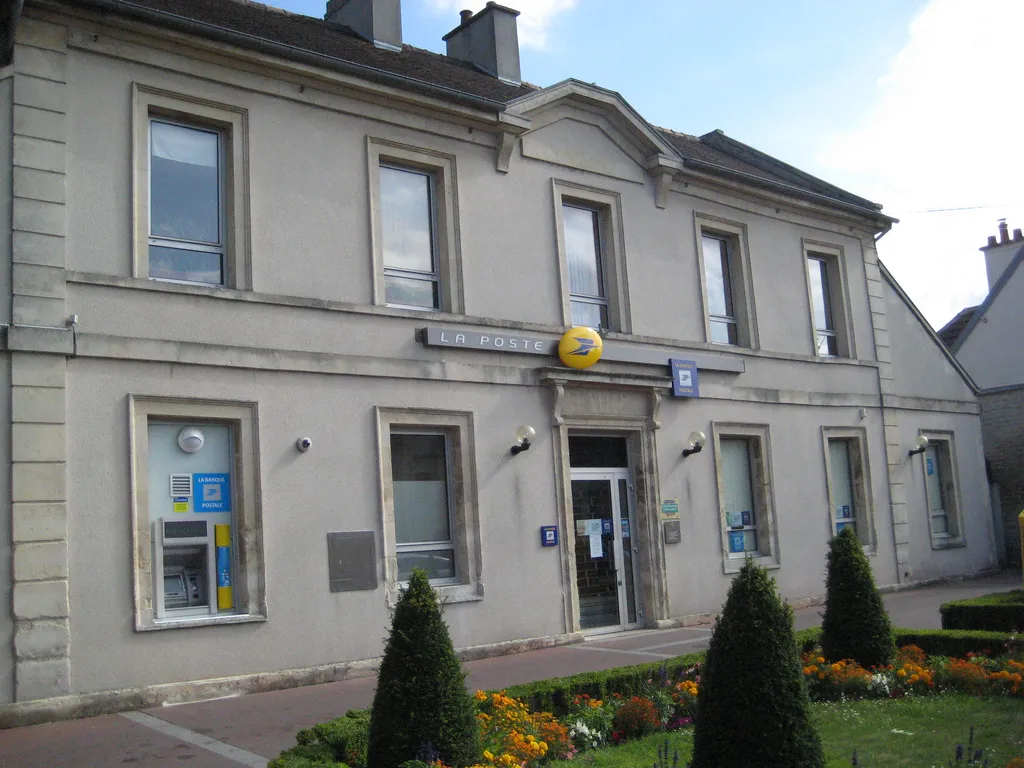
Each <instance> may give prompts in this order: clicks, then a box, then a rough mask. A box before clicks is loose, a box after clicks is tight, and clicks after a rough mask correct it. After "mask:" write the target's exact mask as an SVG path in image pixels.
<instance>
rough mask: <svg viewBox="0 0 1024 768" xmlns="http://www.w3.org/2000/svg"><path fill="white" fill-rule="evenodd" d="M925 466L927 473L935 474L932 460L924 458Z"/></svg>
mask: <svg viewBox="0 0 1024 768" xmlns="http://www.w3.org/2000/svg"><path fill="white" fill-rule="evenodd" d="M925 467H926V468H927V469H926V471H927V473H928V474H929V475H934V474H935V465H934V464H932V460H931V459H926V460H925Z"/></svg>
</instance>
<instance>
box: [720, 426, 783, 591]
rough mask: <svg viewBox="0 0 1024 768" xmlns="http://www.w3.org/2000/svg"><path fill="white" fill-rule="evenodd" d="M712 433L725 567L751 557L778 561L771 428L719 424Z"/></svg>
mask: <svg viewBox="0 0 1024 768" xmlns="http://www.w3.org/2000/svg"><path fill="white" fill-rule="evenodd" d="M713 433H714V441H715V469H716V475H717V483H718V504H719V510H720V514H721V522H722V548H723V550H724V555H725V562H726V570H727V571H732V570H736V569H738V568H739V566H740V565H741V564H742V562H743V560H744V559H746V558H749V557H753V558H757V559H758V560H759V561H762V563H763V564H777V563H778V558H777V556H776V552H777V549H776V547H775V545H774V541H773V539H774V520H773V516H774V508H773V503H772V487H771V462H770V460H769V454H768V428H767V427H762V426H757V425H750V426H748V425H741V424H715V425H713Z"/></svg>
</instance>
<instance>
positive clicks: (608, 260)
mask: <svg viewBox="0 0 1024 768" xmlns="http://www.w3.org/2000/svg"><path fill="white" fill-rule="evenodd" d="M553 185H554V201H555V224H556V230H557V232H556V234H557V249H558V261H559V270H560V273H561V288H562V316H563V322H564V323H565V324H566V325H580V326H589V327H591V328H594V329H596V330H600V331H605V330H610V331H621V332H623V333H628V332H629V311H628V299H627V291H626V271H625V262H624V259H623V256H622V254H623V245H622V225H621V218H622V217H621V201H620V199H619V196H618V194H616V193H612V192H605V191H603V190H598V189H593V188H590V187H584V186H582V185H578V184H573V183H570V182H565V181H557V180H555V181H553Z"/></svg>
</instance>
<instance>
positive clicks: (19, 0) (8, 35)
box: [0, 0, 24, 67]
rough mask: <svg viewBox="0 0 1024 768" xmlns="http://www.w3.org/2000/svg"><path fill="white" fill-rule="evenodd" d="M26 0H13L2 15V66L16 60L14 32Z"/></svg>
mask: <svg viewBox="0 0 1024 768" xmlns="http://www.w3.org/2000/svg"><path fill="white" fill-rule="evenodd" d="M23 5H24V0H13V1H12V2H11V5H10V7H9V8H8V9H7V13H6V15H5V17H0V67H6V66H7V65H8V64H10V63H11V62H12V61H13V60H14V32H15V30H16V29H17V28H18V19H20V18H21V9H22V6H23Z"/></svg>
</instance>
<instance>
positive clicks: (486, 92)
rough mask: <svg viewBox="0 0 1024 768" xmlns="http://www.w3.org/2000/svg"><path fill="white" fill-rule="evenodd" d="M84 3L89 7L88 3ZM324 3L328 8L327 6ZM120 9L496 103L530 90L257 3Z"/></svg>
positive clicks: (159, 3)
mask: <svg viewBox="0 0 1024 768" xmlns="http://www.w3.org/2000/svg"><path fill="white" fill-rule="evenodd" d="M83 4H84V5H89V3H88V2H84V3H83ZM324 5H325V7H326V3H325V4H324ZM118 6H119V7H120V8H123V10H124V12H125V13H127V14H130V13H131V12H132V10H133V6H134V7H136V8H142V9H147V10H150V11H160V12H163V13H166V14H171V15H173V16H178V17H183V18H186V19H191V20H193V21H198V22H203V23H205V24H212V25H214V26H217V27H222V28H224V29H228V30H231V31H232V32H237V33H241V34H243V35H247V36H250V37H251V38H253V39H252V43H253V47H258V46H257V43H258V41H259V40H267V41H271V42H274V43H279V44H283V45H287V46H293V47H295V48H298V49H301V50H304V51H308V52H311V53H315V54H319V55H321V56H329V57H331V58H333V59H339V60H342V61H347V62H352V63H354V64H361V65H363V66H366V67H372V68H374V69H378V70H383V71H385V72H391V73H393V74H396V75H401V76H404V77H408V78H412V79H414V80H419V81H422V82H423V83H429V84H432V85H438V86H441V87H444V88H450V89H453V90H456V91H462V92H463V93H467V94H470V95H472V96H477V97H480V98H484V99H490V100H493V101H496V102H501V103H504V102H507V101H511V100H512V99H514V98H516V97H518V96H523V95H524V94H526V93H530V92H531V91H532V90H534V89H533V88H531V87H530V86H515V85H508V84H507V83H504V82H502V81H501V80H498V79H497V78H495V77H491V76H490V75H486V74H484V73H483V72H479V71H477V70H476V69H474V68H473V67H472V66H471V65H469V64H464V63H462V62H459V61H456V60H454V59H449V58H448V57H447V56H442V55H441V54H439V53H432V52H430V51H425V50H422V49H420V48H414V47H412V46H410V45H405V46H402V51H401V52H400V53H399V52H398V51H388V50H385V49H383V48H377V47H376V46H375V45H374V44H373V43H371V42H369V41H367V40H364V39H362V38H361V37H358V36H356V35H355V34H354V33H353V32H352V31H351V30H350V29H348V28H347V27H343V26H340V25H337V24H330V23H328V22H326V21H324V20H323V19H317V18H313V17H312V16H302V15H300V14H296V13H288V12H285V11H281V10H279V9H277V8H272V7H270V6H266V5H263V4H261V3H251V2H246V1H245V0H125V2H121V3H118ZM194 32H195V34H197V35H199V36H204V29H203V28H202V27H201V26H200V27H195V28H194Z"/></svg>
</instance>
